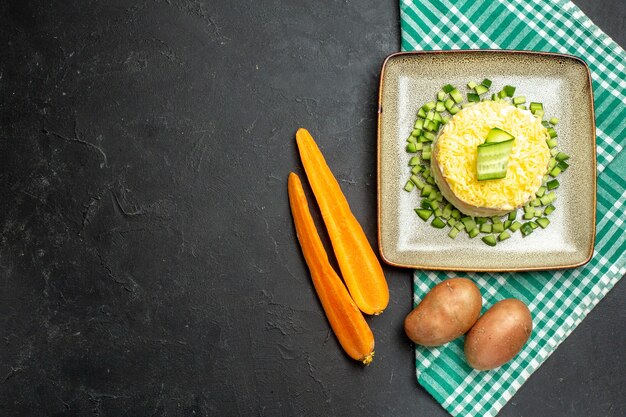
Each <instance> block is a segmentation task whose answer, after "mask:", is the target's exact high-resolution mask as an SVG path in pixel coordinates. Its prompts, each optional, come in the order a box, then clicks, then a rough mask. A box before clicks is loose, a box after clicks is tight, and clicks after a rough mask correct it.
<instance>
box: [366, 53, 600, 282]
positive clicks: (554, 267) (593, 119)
mask: <svg viewBox="0 0 626 417" xmlns="http://www.w3.org/2000/svg"><path fill="white" fill-rule="evenodd" d="M484 53H491V54H493V53H496V54H498V53H502V54H510V55H533V56H544V57H550V58H561V59H569V60H572V61H576V62H578V63H580V64H582V65H583V67H584V68H585V70H586V73H587V84H588V86H589V96H590V97H589V98H590V103H591V124H592V132H593V134H592V139H593V162H594V166H595V167H596V172H595V173H594V175H593V226H592V239H591V245H590V246H589V251H588V253H587V256H586V257H585V259H583V260H582V261H580V262H575V263H565V264H562V265H549V266H541V265H539V266H527V267H514V268H497V267H496V268H493V267H491V268H489V267H487V268H468V267H449V266H439V265H419V264H404V263H401V262H395V261H392V260H390V259H389V258H388V257H387V255H385V250H384V247H383V243H382V238H381V236H382V233H381V225H382V220H381V211H382V188H381V124H382V123H381V116H382V112H383V107H382V99H383V80H384V78H385V70H386V67H387V64H388V63H389V61H391V60H392V59H394V58H397V57H400V56H413V55H439V54H441V55H452V54H484ZM377 113H378V120H377V126H376V182H377V186H376V194H377V196H376V203H377V215H376V217H377V226H378V227H377V229H378V233H377V235H378V252H379V253H380V256H381V258H382V260H383V261H384V262H385V263H386V264H388V265H391V266H395V267H400V268H411V269H422V270H429V271H461V272H522V271H549V270H557V269H572V268H577V267H579V266H582V265H585V264H586V263H588V262H589V261H590V260H591V258H592V257H593V251H594V248H595V242H596V220H597V218H596V215H597V204H598V201H597V198H598V189H597V180H598V174H597V166H598V160H597V155H596V153H597V137H596V116H595V103H594V99H593V82H592V78H591V71H590V69H589V65H588V64H587V62H585V60H584V59H582V58H581V57H578V56H576V55H571V54H563V53H559V52H544V51H525V50H515V49H470V50H467V49H466V50H463V49H448V50H430V51H401V52H394V53H392V54H390V55H388V56H387V57H386V58H385V59H384V61H383V63H382V66H381V70H380V78H379V82H378V109H377Z"/></svg>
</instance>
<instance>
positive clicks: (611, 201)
mask: <svg viewBox="0 0 626 417" xmlns="http://www.w3.org/2000/svg"><path fill="white" fill-rule="evenodd" d="M400 13H401V15H400V18H401V22H400V23H401V29H402V49H403V50H405V51H410V50H433V49H518V50H537V51H552V52H561V53H568V54H572V55H577V56H579V57H581V58H583V59H584V60H585V61H586V62H587V63H588V64H589V67H590V69H591V74H592V78H593V88H594V96H595V97H594V98H595V109H596V122H597V156H598V196H597V200H598V205H597V235H596V248H595V251H594V254H593V258H592V260H591V261H590V262H589V263H588V264H587V265H585V266H583V267H580V268H576V269H572V270H562V271H556V272H555V271H546V272H541V271H539V272H526V273H503V274H488V273H481V274H467V275H468V276H469V277H470V278H472V279H473V280H474V281H475V282H476V283H477V284H478V286H479V287H480V289H481V292H482V294H483V298H484V299H483V305H484V310H483V312H484V311H485V310H486V309H488V308H489V307H491V306H492V305H493V304H494V303H495V302H497V301H499V300H501V299H504V298H510V297H514V298H518V299H520V300H522V301H524V302H525V303H526V304H527V305H528V306H529V308H530V310H531V312H532V315H533V323H534V326H535V327H534V330H533V334H532V336H531V338H530V340H529V342H528V343H527V344H526V346H525V347H524V349H523V350H522V352H521V353H520V354H519V355H517V357H515V359H514V360H513V361H511V362H509V363H508V364H506V365H504V366H502V367H500V368H497V369H495V370H492V371H488V372H479V371H475V370H472V369H471V368H470V367H469V366H468V365H467V364H466V363H465V360H464V355H463V339H457V340H455V341H453V342H451V343H448V344H447V345H445V346H442V347H439V348H423V347H416V350H415V353H416V361H415V365H416V371H417V378H418V381H419V383H420V384H421V385H422V386H424V387H425V388H426V390H428V392H430V393H431V394H432V396H433V397H434V398H435V399H436V400H437V401H438V402H439V403H441V405H442V406H443V407H444V408H445V409H446V410H448V411H449V412H450V413H451V414H452V415H454V416H482V417H489V416H495V415H496V414H497V413H498V411H499V410H500V409H501V408H502V407H503V406H504V405H505V404H506V403H507V401H509V399H510V398H511V397H512V396H513V395H514V394H515V392H516V391H517V390H518V389H519V388H520V386H521V385H522V384H523V383H524V382H525V381H526V380H527V379H528V378H529V377H530V375H531V374H532V373H533V372H534V371H535V370H536V369H537V368H538V367H539V366H541V364H542V363H543V362H544V361H545V360H546V359H547V358H548V357H549V356H550V355H551V354H552V352H554V350H555V349H556V348H557V347H558V346H559V344H560V343H561V342H562V341H563V340H564V339H565V338H566V337H567V336H568V335H569V334H570V333H571V332H572V331H573V330H574V329H575V328H576V326H577V325H578V324H579V323H580V322H581V321H582V320H583V319H584V318H585V316H586V315H587V314H588V313H589V312H590V311H591V309H592V308H593V307H594V306H595V305H596V304H597V303H598V302H599V301H600V300H601V299H602V298H603V297H604V296H605V295H606V293H607V292H608V291H609V290H610V289H611V288H612V287H613V286H614V285H615V283H616V282H617V281H618V280H619V279H620V278H621V277H622V276H623V275H624V274H625V273H626V233H625V231H626V226H625V225H624V221H625V220H626V203H625V202H626V153H625V152H621V151H622V149H623V147H624V146H625V140H624V135H625V133H626V132H625V129H626V123H624V120H626V105H625V103H626V68H625V67H624V63H626V52H624V50H623V49H622V48H620V47H619V46H618V45H617V44H616V43H615V42H614V41H613V40H611V39H610V38H609V37H608V36H607V35H606V34H604V33H603V32H602V31H601V30H600V29H599V28H598V27H597V26H595V25H594V24H593V23H592V22H591V21H590V20H589V19H588V18H587V17H586V16H585V15H584V14H583V12H582V11H580V9H578V8H577V7H576V6H575V5H574V4H572V3H571V2H568V1H563V0H556V1H555V0H553V1H543V0H526V1H524V0H423V1H419V0H400ZM453 275H454V274H453V273H448V272H426V271H419V270H418V271H415V274H414V301H415V303H417V302H419V300H421V299H422V298H423V296H424V295H425V294H426V293H427V292H428V290H429V289H430V288H432V287H433V286H434V285H435V284H437V283H439V282H441V281H442V280H444V279H446V278H448V277H451V276H453Z"/></svg>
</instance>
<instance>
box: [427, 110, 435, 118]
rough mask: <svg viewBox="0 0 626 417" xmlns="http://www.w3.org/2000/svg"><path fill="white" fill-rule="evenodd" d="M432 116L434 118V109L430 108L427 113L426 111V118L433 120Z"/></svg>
mask: <svg viewBox="0 0 626 417" xmlns="http://www.w3.org/2000/svg"><path fill="white" fill-rule="evenodd" d="M434 118H435V111H434V110H430V111H429V112H428V113H426V120H433V119H434Z"/></svg>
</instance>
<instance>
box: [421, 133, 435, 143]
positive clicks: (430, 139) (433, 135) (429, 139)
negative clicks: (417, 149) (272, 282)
mask: <svg viewBox="0 0 626 417" xmlns="http://www.w3.org/2000/svg"><path fill="white" fill-rule="evenodd" d="M423 136H424V137H425V138H426V139H428V141H429V142H432V141H433V140H435V134H434V133H432V132H424V135H423Z"/></svg>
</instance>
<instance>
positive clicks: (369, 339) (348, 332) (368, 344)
mask: <svg viewBox="0 0 626 417" xmlns="http://www.w3.org/2000/svg"><path fill="white" fill-rule="evenodd" d="M288 189H289V205H290V206H291V213H292V215H293V221H294V223H295V225H296V233H297V234H298V240H299V241H300V246H301V247H302V253H303V254H304V259H305V260H306V263H307V265H308V266H309V270H310V271H311V278H312V280H313V285H314V286H315V291H316V292H317V295H318V297H319V299H320V301H321V302H322V307H323V308H324V312H325V313H326V317H327V318H328V321H329V322H330V327H332V329H333V332H335V335H336V336H337V339H338V340H339V343H340V344H341V347H343V350H345V351H346V353H347V354H348V356H350V357H351V358H352V359H356V360H358V361H361V362H363V363H364V364H365V365H369V364H370V362H372V359H373V357H374V335H373V334H372V330H371V329H370V328H369V326H368V325H367V322H366V321H365V318H363V314H362V313H361V312H360V311H359V309H358V308H357V306H356V304H354V301H352V298H350V294H348V290H346V287H345V286H344V285H343V282H341V278H339V276H338V275H337V273H336V272H335V270H334V269H333V267H332V266H331V265H330V263H329V262H328V255H327V254H326V251H325V250H324V245H322V241H321V240H320V237H319V235H318V234H317V229H316V228H315V223H313V218H312V217H311V212H310V211H309V205H308V203H307V201H306V196H305V195H304V190H303V189H302V183H301V182H300V178H298V176H297V175H296V174H294V173H293V172H292V173H290V174H289V183H288Z"/></svg>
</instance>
